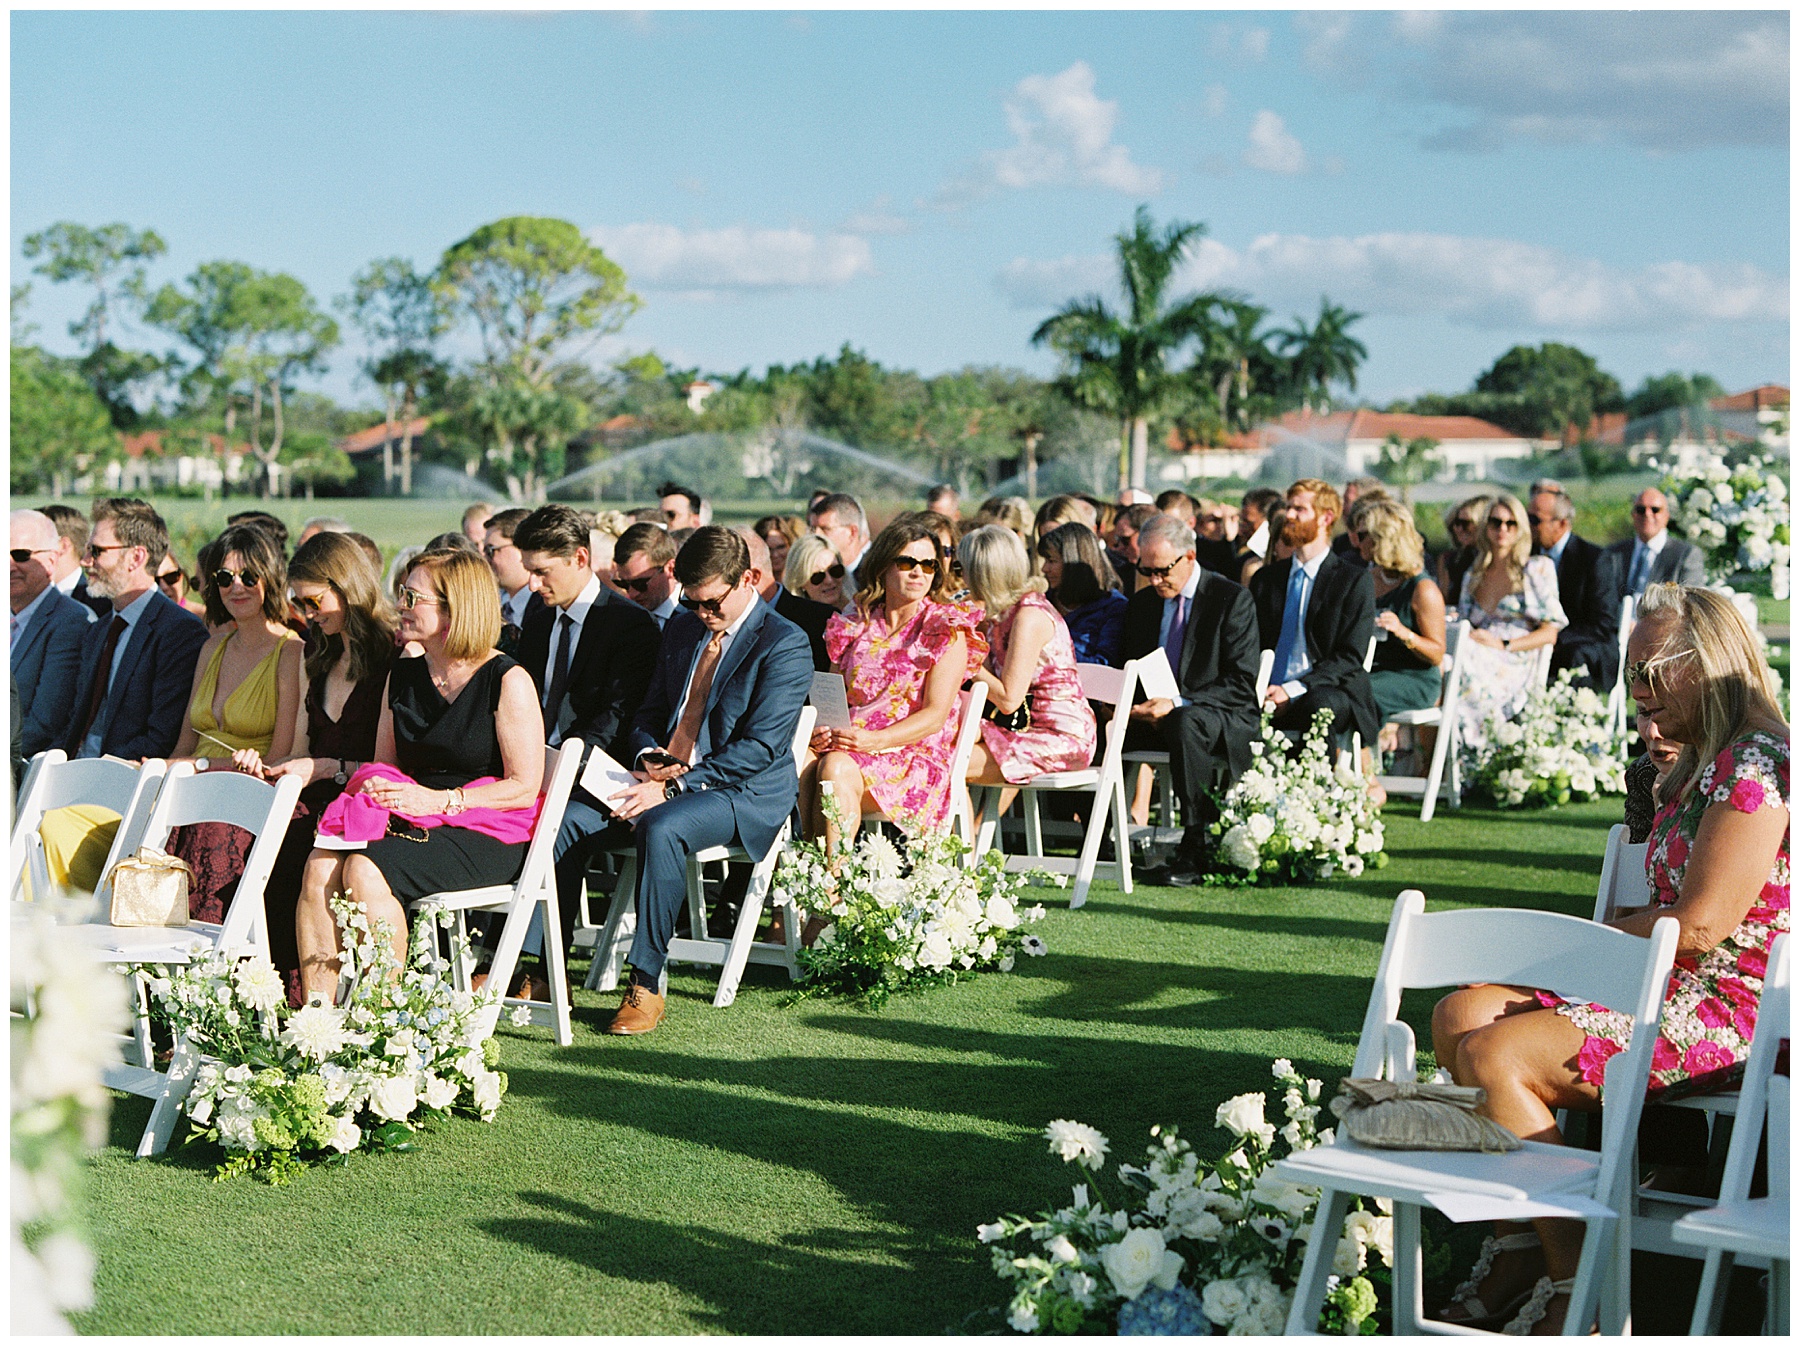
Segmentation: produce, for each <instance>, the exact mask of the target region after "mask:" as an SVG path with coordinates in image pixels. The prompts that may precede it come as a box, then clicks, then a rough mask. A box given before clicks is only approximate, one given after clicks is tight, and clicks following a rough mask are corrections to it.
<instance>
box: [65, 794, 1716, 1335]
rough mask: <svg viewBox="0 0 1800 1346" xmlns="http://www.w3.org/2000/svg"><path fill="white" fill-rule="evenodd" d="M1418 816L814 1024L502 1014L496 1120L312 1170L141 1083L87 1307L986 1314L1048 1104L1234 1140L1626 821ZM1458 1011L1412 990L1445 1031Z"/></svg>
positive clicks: (749, 1326) (596, 1009) (267, 1313)
mask: <svg viewBox="0 0 1800 1346" xmlns="http://www.w3.org/2000/svg"><path fill="white" fill-rule="evenodd" d="M1390 812H1391V818H1390V831H1389V837H1390V846H1391V849H1392V854H1393V863H1391V864H1390V865H1389V866H1388V867H1387V868H1386V869H1384V870H1380V871H1375V872H1373V873H1371V874H1370V875H1368V876H1366V877H1364V878H1362V879H1359V880H1354V881H1345V882H1334V883H1333V884H1331V885H1329V886H1325V887H1320V888H1310V889H1254V890H1247V891H1246V890H1233V889H1214V890H1168V889H1154V888H1153V889H1139V890H1138V891H1137V892H1135V893H1133V894H1131V895H1129V896H1127V895H1124V894H1122V893H1120V892H1119V891H1118V890H1117V889H1116V888H1111V887H1108V886H1104V885H1096V887H1095V890H1094V893H1093V895H1092V898H1091V900H1090V902H1089V904H1088V906H1087V907H1086V908H1085V909H1083V910H1082V911H1079V912H1070V911H1068V910H1067V909H1066V907H1065V906H1064V905H1063V904H1062V903H1061V902H1058V901H1050V902H1048V903H1047V905H1049V906H1050V916H1049V919H1048V920H1046V921H1045V922H1044V923H1043V924H1042V925H1041V926H1040V927H1038V928H1039V929H1040V931H1041V932H1042V933H1043V935H1044V937H1045V938H1046V939H1047V940H1048V941H1049V944H1050V950H1051V951H1050V953H1049V955H1048V956H1046V957H1044V958H1042V959H1036V960H1021V963H1020V966H1019V970H1018V971H1017V972H1015V973H1013V974H1012V975H1006V976H1003V975H991V976H985V977H982V978H979V979H977V980H975V981H973V982H971V983H967V984H965V985H962V986H957V987H952V988H949V989H946V990H941V991H938V992H935V993H932V994H929V995H926V996H923V997H902V998H899V999H896V1000H894V1001H892V1002H890V1004H889V1006H888V1007H887V1008H886V1010H885V1011H884V1012H882V1013H880V1014H869V1013H864V1012H861V1011H858V1010H854V1009H850V1008H846V1007H844V1006H842V1005H839V1004H836V1003H832V1002H803V1003H801V1004H799V1005H795V1006H792V1007H784V1006H783V1004H782V1000H783V993H784V989H785V978H783V977H782V976H781V974H779V973H778V972H776V971H775V970H774V969H762V968H755V967H753V968H752V969H751V970H750V971H749V973H748V975H747V976H746V978H745V982H744V986H743V989H742V990H741V991H740V992H739V995H738V999H737V1003H736V1004H735V1005H733V1006H732V1007H731V1008H730V1009H727V1010H714V1009H713V1008H711V1006H710V1004H709V1003H708V998H709V997H710V995H711V993H712V988H713V986H714V985H715V981H714V978H713V977H712V976H711V975H710V974H706V973H700V972H685V973H679V974H678V975H676V976H674V977H673V979H672V981H671V996H670V1010H669V1017H668V1018H667V1019H666V1020H665V1021H664V1025H663V1027H662V1028H660V1029H659V1030H658V1031H657V1032H656V1033H655V1034H653V1035H651V1036H649V1037H647V1038H642V1039H613V1038H607V1037H603V1036H602V1035H601V1034H600V1033H599V1031H598V1030H599V1028H600V1027H601V1026H602V1025H603V1024H604V1022H605V1021H606V1018H607V1016H608V1014H609V1013H610V1010H611V1008H612V1004H613V1003H614V1001H613V997H611V996H607V997H600V996H597V995H594V994H591V993H586V992H579V991H578V992H577V1012H576V1028H575V1033H576V1037H575V1044H574V1045H573V1046H572V1047H569V1048H565V1049H558V1048H556V1047H555V1046H554V1045H553V1044H551V1043H550V1041H549V1038H548V1033H547V1031H546V1030H535V1029H534V1030H524V1031H521V1030H516V1029H510V1028H507V1029H503V1030H502V1038H503V1052H502V1068H503V1069H504V1070H506V1071H507V1072H508V1073H509V1075H510V1079H511V1088H510V1092H509V1093H508V1095H507V1100H506V1103H505V1104H504V1105H503V1106H502V1107H501V1109H500V1112H499V1115H498V1117H497V1119H496V1120H495V1121H494V1122H493V1123H492V1124H490V1125H482V1124H481V1123H478V1122H474V1121H462V1120H458V1121H456V1122H454V1123H451V1124H448V1125H444V1126H441V1127H439V1128H438V1129H437V1130H436V1131H435V1132H433V1133H431V1134H429V1135H427V1136H425V1137H423V1138H422V1141H421V1144H420V1146H419V1149H418V1150H417V1152H415V1153H412V1154H408V1155H389V1156H382V1157H358V1158H356V1159H355V1160H353V1161H352V1163H351V1164H350V1166H349V1167H348V1168H329V1169H320V1170H316V1171H313V1172H310V1173H308V1174H306V1175H305V1176H303V1177H302V1178H300V1179H299V1180H298V1181H296V1182H295V1183H294V1184H293V1185H292V1186H290V1187H287V1188H280V1189H275V1188H270V1187H267V1186H264V1185H262V1184H260V1183H256V1182H251V1181H244V1180H238V1181H233V1182H230V1183H220V1184H215V1183H213V1182H212V1181H210V1173H211V1168H212V1164H213V1163H214V1162H215V1161H216V1159H217V1152H216V1151H214V1150H212V1149H211V1148H210V1147H207V1146H194V1147H192V1148H189V1149H186V1150H183V1149H181V1148H180V1147H179V1140H178V1141H177V1147H176V1148H175V1149H173V1150H172V1151H171V1153H170V1155H169V1156H168V1157H166V1158H163V1159H159V1160H152V1161H144V1162H139V1161H135V1160H133V1159H132V1158H131V1157H130V1149H131V1146H132V1144H133V1143H134V1142H135V1139H136V1137H137V1134H138V1132H139V1131H140V1130H141V1128H142V1126H143V1123H144V1120H145V1117H146V1116H147V1113H148V1107H149V1105H148V1103H147V1102H146V1101H144V1100H140V1099H128V1100H124V1101H121V1102H120V1103H119V1105H118V1106H117V1108H116V1110H115V1113H114V1119H113V1129H112V1138H111V1146H110V1148H108V1149H107V1150H106V1151H105V1153H104V1154H103V1155H102V1156H101V1157H100V1159H99V1160H98V1162H97V1163H96V1165H95V1167H94V1175H93V1177H94V1181H93V1184H92V1198H93V1217H94V1218H93V1227H94V1233H95V1240H96V1251H97V1254H98V1260H99V1270H98V1276H97V1293H98V1302H97V1305H96V1307H95V1308H94V1309H93V1310H92V1311H91V1312H89V1313H87V1314H85V1315H82V1317H81V1318H80V1326H81V1327H82V1329H83V1330H84V1331H86V1332H90V1333H119V1334H131V1333H224V1332H233V1333H237V1332H263V1333H276V1332H281V1333H291V1332H307V1333H345V1332H355V1333H409V1334H410V1333H433V1334H437V1333H477V1332H482V1333H486V1332H508V1333H529V1334H536V1333H574V1332H580V1333H652V1332H653V1333H714V1332H733V1333H777V1332H779V1333H825V1332H844V1333H924V1334H935V1333H941V1332H943V1331H946V1330H956V1329H958V1328H959V1326H962V1325H964V1324H965V1320H966V1319H967V1318H968V1316H969V1315H970V1314H971V1313H974V1312H976V1311H979V1310H982V1309H983V1308H985V1307H986V1306H988V1305H991V1304H994V1303H997V1302H999V1291H1000V1284H999V1282H998V1281H997V1280H996V1279H995V1278H994V1277H993V1275H992V1273H991V1271H990V1270H989V1267H988V1259H987V1256H986V1253H985V1251H984V1250H983V1249H981V1248H980V1247H979V1246H978V1245H977V1244H976V1243H975V1241H974V1230H975V1226H976V1225H977V1224H978V1223H980V1222H983V1221H986V1220H989V1219H992V1218H994V1216H995V1215H996V1214H998V1213H1001V1212H1006V1211H1033V1210H1037V1209H1039V1208H1042V1207H1044V1206H1046V1205H1050V1204H1055V1203H1057V1202H1058V1201H1059V1200H1061V1199H1066V1197H1067V1192H1068V1183H1069V1181H1070V1178H1071V1175H1070V1172H1069V1170H1067V1169H1065V1168H1064V1167H1063V1166H1062V1165H1061V1164H1059V1163H1057V1162H1056V1161H1054V1160H1052V1159H1051V1158H1050V1157H1049V1156H1048V1154H1047V1153H1046V1151H1045V1147H1044V1145H1043V1143H1042V1140H1041V1138H1040V1137H1039V1136H1038V1135H1037V1132H1038V1131H1039V1130H1040V1129H1041V1128H1042V1127H1043V1125H1044V1124H1045V1123H1046V1122H1047V1121H1049V1120H1050V1119H1052V1118H1056V1117H1069V1118H1075V1119H1079V1120H1083V1121H1086V1122H1089V1123H1091V1124H1093V1125H1095V1126H1098V1127H1099V1128H1100V1129H1101V1130H1103V1131H1105V1132H1106V1133H1107V1134H1108V1135H1109V1136H1110V1137H1111V1138H1112V1141H1113V1153H1114V1155H1115V1156H1122V1157H1125V1158H1127V1159H1129V1158H1135V1157H1136V1156H1137V1155H1138V1154H1140V1153H1141V1147H1142V1146H1143V1144H1144V1143H1145V1142H1146V1141H1147V1140H1148V1135H1147V1132H1148V1128H1149V1127H1150V1126H1151V1125H1152V1124H1154V1123H1156V1122H1170V1121H1173V1122H1177V1123H1179V1124H1180V1125H1181V1126H1182V1128H1183V1131H1184V1133H1185V1134H1186V1135H1187V1136H1189V1137H1190V1138H1191V1139H1193V1140H1194V1141H1195V1142H1196V1144H1197V1145H1198V1146H1199V1147H1200V1148H1201V1149H1202V1151H1203V1152H1204V1153H1207V1154H1209V1155H1210V1154H1216V1153H1217V1152H1219V1150H1220V1149H1222V1146H1220V1145H1219V1144H1218V1143H1217V1140H1218V1137H1219V1136H1221V1135H1222V1134H1223V1133H1220V1132H1216V1131H1214V1130H1213V1128H1212V1116H1213V1111H1214V1109H1215V1107H1216V1106H1217V1105H1218V1104H1219V1103H1220V1102H1221V1101H1222V1100H1224V1099H1225V1098H1227V1097H1229V1096H1230V1095H1232V1094H1235V1093H1239V1092H1242V1091H1245V1090H1249V1089H1262V1088H1264V1087H1266V1086H1267V1085H1268V1084H1269V1077H1268V1063H1269V1061H1270V1059H1271V1058H1273V1057H1276V1056H1287V1057H1291V1058H1292V1059H1293V1060H1294V1061H1295V1063H1296V1064H1297V1065H1298V1066H1299V1067H1300V1068H1301V1069H1302V1070H1303V1071H1305V1072H1308V1073H1312V1074H1316V1075H1319V1076H1321V1077H1323V1078H1324V1079H1325V1080H1326V1081H1327V1089H1328V1090H1330V1089H1331V1088H1332V1087H1333V1085H1334V1083H1335V1080H1336V1079H1337V1078H1338V1077H1339V1076H1340V1075H1342V1074H1343V1073H1344V1071H1345V1070H1346V1068H1347V1067H1348V1066H1349V1064H1350V1058H1351V1054H1352V1052H1353V1050H1354V1044H1355V1038H1356V1033H1357V1029H1358V1026H1359V1024H1360V1022H1361V1017H1362V1013H1363V1009H1364V1006H1365V1004H1366V1002H1367V996H1368V992H1369V983H1370V979H1371V977H1372V975H1373V973H1374V970H1375V964H1376V961H1377V959H1378V957H1379V954H1380V949H1381V941H1382V935H1383V931H1384V929H1385V925H1386V922H1387V917H1388V912H1389V909H1390V907H1391V905H1392V903H1393V899H1394V896H1395V894H1396V893H1397V892H1398V891H1399V890H1400V889H1401V888H1403V887H1410V886H1416V887H1419V888H1422V889H1423V890H1424V892H1425V894H1426V896H1427V898H1428V899H1429V900H1430V901H1431V903H1432V904H1433V905H1434V906H1445V905H1471V906H1488V905H1506V906H1537V907H1544V906H1547V907H1551V908H1554V909H1556V910H1560V911H1565V912H1571V913H1578V914H1585V913H1586V912H1588V911H1589V910H1590V906H1591V902H1592V895H1593V892H1594V887H1595V883H1596V881H1597V878H1598V875H1599V870H1600V857H1601V851H1602V849H1603V847H1604V844H1605V838H1606V829H1607V827H1608V826H1609V825H1610V824H1611V823H1612V822H1614V821H1615V820H1616V819H1617V818H1618V813H1619V806H1618V802H1617V801H1616V800H1614V801H1607V802H1601V803H1596V804H1590V805H1581V806H1574V807H1570V808H1565V809H1562V810H1559V811H1556V812H1553V813H1536V814H1511V815H1508V814H1501V813H1496V812H1488V811H1483V810H1476V809H1464V810H1462V811H1461V812H1460V813H1457V812H1448V813H1440V814H1439V815H1438V817H1437V818H1436V819H1434V820H1433V821H1432V822H1431V823H1429V824H1420V823H1419V822H1418V820H1417V809H1416V806H1411V805H1401V806H1397V807H1395V808H1394V809H1392V810H1391V811H1390ZM1046 891H1047V892H1049V891H1050V890H1046ZM1432 999H1433V997H1430V996H1426V997H1422V998H1420V1000H1419V1002H1418V1003H1417V1004H1411V1003H1409V1004H1408V1006H1407V1012H1408V1015H1409V1017H1410V1018H1411V1019H1412V1020H1413V1021H1414V1023H1415V1024H1416V1026H1417V1027H1418V1028H1419V1030H1420V1039H1421V1041H1426V1040H1427V1038H1426V1035H1425V1032H1424V1028H1425V1025H1426V1022H1427V1020H1428V1016H1429V1012H1430V1004H1431V1000H1432ZM1110 1172H1111V1167H1110V1165H1109V1168H1108V1174H1109V1175H1110ZM1109 1190H1110V1189H1109ZM1641 1260H1647V1259H1641ZM1655 1260H1656V1261H1657V1262H1659V1263H1665V1262H1666V1263H1667V1264H1668V1265H1669V1266H1670V1267H1672V1270H1668V1271H1665V1270H1664V1269H1663V1268H1661V1267H1658V1268H1655V1269H1654V1270H1653V1269H1652V1268H1649V1267H1646V1268H1645V1272H1644V1273H1643V1274H1640V1276H1639V1278H1638V1285H1639V1290H1640V1298H1642V1299H1644V1300H1645V1303H1644V1304H1643V1306H1642V1308H1641V1310H1640V1319H1639V1330H1640V1331H1644V1330H1677V1331H1679V1330H1685V1324H1686V1316H1687V1313H1688V1312H1689V1306H1691V1302H1692V1287H1693V1285H1694V1284H1695V1283H1697V1279H1698V1264H1697V1263H1681V1262H1678V1261H1675V1260H1674V1259H1655ZM1464 1265H1466V1262H1465V1263H1464ZM1684 1278H1685V1279H1684Z"/></svg>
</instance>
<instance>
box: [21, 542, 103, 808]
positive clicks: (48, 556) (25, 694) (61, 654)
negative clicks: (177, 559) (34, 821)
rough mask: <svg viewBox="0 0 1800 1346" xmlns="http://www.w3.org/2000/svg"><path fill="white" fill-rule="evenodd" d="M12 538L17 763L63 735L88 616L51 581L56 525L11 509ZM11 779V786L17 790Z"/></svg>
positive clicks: (78, 667)
mask: <svg viewBox="0 0 1800 1346" xmlns="http://www.w3.org/2000/svg"><path fill="white" fill-rule="evenodd" d="M9 531H10V533H11V535H12V572H11V581H12V682H13V689H14V690H15V691H16V692H17V694H18V698H19V700H18V709H17V711H16V712H15V716H14V723H15V725H16V726H17V730H18V735H19V743H18V751H17V754H16V761H15V764H14V765H15V770H16V768H17V765H18V762H26V761H30V760H31V758H32V757H34V756H35V755H36V754H38V753H40V752H42V751H44V749H46V748H48V747H50V746H52V745H53V744H54V743H55V741H56V740H57V739H58V738H59V737H61V735H62V734H64V733H66V732H67V730H68V727H69V717H70V715H71V713H72V712H73V710H74V708H75V682H76V675H77V673H78V672H79V670H80V667H81V638H82V636H83V635H84V634H85V633H86V631H87V628H88V613H87V609H86V608H84V607H83V606H82V605H81V604H80V603H77V602H76V601H75V600H74V599H72V598H69V597H68V596H67V595H65V594H64V593H63V592H62V591H61V590H60V589H58V588H57V587H56V585H55V583H54V582H53V579H54V573H55V567H56V556H57V550H58V549H57V534H56V525H55V524H54V523H53V522H51V520H50V519H49V518H48V517H47V516H46V515H43V514H39V513H38V512H37V511H36V510H34V509H21V510H15V511H14V512H13V515H12V519H11V522H10V525H9ZM18 783H19V782H18V780H17V778H16V777H15V779H14V781H13V785H14V786H15V787H17V785H18Z"/></svg>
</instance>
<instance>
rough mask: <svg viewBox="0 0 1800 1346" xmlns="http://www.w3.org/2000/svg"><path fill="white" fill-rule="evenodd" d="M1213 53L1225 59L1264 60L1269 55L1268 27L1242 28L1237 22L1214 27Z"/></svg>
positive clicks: (1216, 24) (1217, 24)
mask: <svg viewBox="0 0 1800 1346" xmlns="http://www.w3.org/2000/svg"><path fill="white" fill-rule="evenodd" d="M1211 50H1212V54H1213V55H1214V56H1216V57H1219V58H1220V59H1223V60H1240V61H1262V60H1266V59H1267V58H1268V55H1269V30H1268V29H1267V28H1258V27H1249V28H1240V27H1238V25H1236V24H1235V23H1215V24H1214V25H1213V27H1212V43H1211Z"/></svg>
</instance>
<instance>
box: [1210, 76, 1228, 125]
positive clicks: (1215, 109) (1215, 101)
mask: <svg viewBox="0 0 1800 1346" xmlns="http://www.w3.org/2000/svg"><path fill="white" fill-rule="evenodd" d="M1230 101H1231V95H1230V94H1229V93H1228V92H1227V91H1226V88H1225V86H1224V85H1223V84H1209V85H1207V86H1206V115H1207V116H1209V117H1223V116H1224V115H1225V108H1226V106H1227V105H1228V104H1229V103H1230Z"/></svg>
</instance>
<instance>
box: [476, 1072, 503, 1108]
mask: <svg viewBox="0 0 1800 1346" xmlns="http://www.w3.org/2000/svg"><path fill="white" fill-rule="evenodd" d="M469 1082H470V1083H471V1084H472V1085H474V1087H475V1107H476V1109H477V1111H479V1112H480V1113H481V1115H482V1117H484V1118H487V1117H492V1116H493V1115H494V1111H495V1110H496V1109H497V1108H498V1107H499V1106H500V1075H499V1072H497V1071H493V1070H487V1069H482V1070H479V1071H477V1072H475V1073H474V1074H473V1075H471V1076H470V1077H469Z"/></svg>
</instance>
